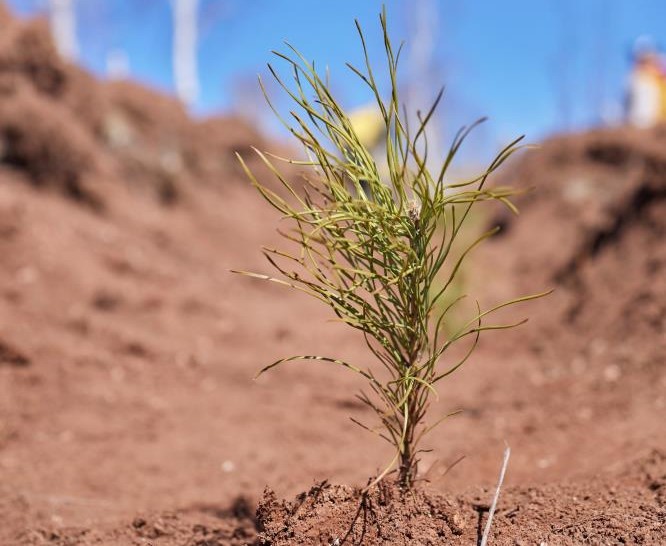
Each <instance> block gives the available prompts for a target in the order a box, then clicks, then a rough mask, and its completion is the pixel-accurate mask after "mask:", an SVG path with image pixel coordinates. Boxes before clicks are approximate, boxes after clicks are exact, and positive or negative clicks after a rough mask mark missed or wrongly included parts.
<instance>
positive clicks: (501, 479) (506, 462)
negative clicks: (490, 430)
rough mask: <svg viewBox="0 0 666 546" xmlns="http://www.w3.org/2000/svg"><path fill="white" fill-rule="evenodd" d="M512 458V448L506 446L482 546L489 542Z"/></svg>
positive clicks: (482, 538)
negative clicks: (498, 502)
mask: <svg viewBox="0 0 666 546" xmlns="http://www.w3.org/2000/svg"><path fill="white" fill-rule="evenodd" d="M510 456H511V448H510V447H509V446H506V449H505V450H504V461H503V462H502V470H500V475H499V481H498V482H497V489H495V496H494V497H493V503H492V504H491V505H490V511H489V512H488V521H487V522H486V528H485V529H484V530H483V537H481V545H480V546H486V542H488V536H489V535H490V528H491V527H492V525H493V516H494V515H495V509H496V508H497V501H498V500H499V496H500V490H501V489H502V483H504V474H506V467H507V466H509V457H510Z"/></svg>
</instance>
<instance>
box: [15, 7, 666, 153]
mask: <svg viewBox="0 0 666 546" xmlns="http://www.w3.org/2000/svg"><path fill="white" fill-rule="evenodd" d="M78 1H79V7H78V14H77V15H78V20H79V42H80V49H81V59H80V60H81V63H82V64H83V65H85V66H86V67H88V68H89V69H91V70H92V71H94V72H95V73H97V74H99V75H103V74H104V70H105V59H106V55H107V52H108V51H109V50H111V49H123V50H124V51H125V52H126V53H127V55H128V56H129V59H130V65H131V74H132V77H134V78H136V79H138V80H140V81H142V82H145V83H147V84H149V85H151V86H153V87H156V88H159V89H162V90H164V91H166V92H172V89H173V82H172V71H171V57H170V55H171V29H172V25H171V11H170V5H169V1H168V0H78ZM418 1H420V0H400V1H398V0H388V1H386V2H385V3H386V5H387V8H388V11H389V18H390V23H391V32H392V34H393V36H394V37H395V40H396V41H400V40H402V39H407V40H408V45H409V33H410V29H413V24H410V23H409V20H410V18H411V19H413V6H414V5H415V4H416V3H417V2H418ZM431 1H432V2H433V3H434V4H435V9H436V10H437V20H438V30H437V33H436V36H435V43H434V51H435V53H434V63H433V69H432V72H431V73H430V80H431V81H435V80H437V81H439V82H441V83H442V84H445V85H446V87H447V99H446V100H445V102H444V104H443V114H442V120H443V126H444V127H445V129H446V132H447V133H449V132H450V131H452V130H453V129H454V128H455V127H457V126H458V125H460V124H462V123H465V122H469V121H471V120H473V119H475V118H476V117H479V116H481V115H487V116H489V117H490V121H489V123H488V125H487V127H486V128H485V129H484V130H483V131H484V132H483V133H482V137H483V139H485V142H486V143H490V144H494V143H495V142H500V141H503V140H506V139H508V138H510V137H513V136H514V135H516V134H522V133H527V135H528V139H529V140H532V141H535V140H538V139H540V138H541V137H543V136H544V135H547V134H550V133H552V132H556V131H561V130H573V129H577V128H581V127H586V126H589V125H592V124H595V123H598V122H599V119H600V117H601V116H605V117H606V118H608V119H611V120H612V119H617V118H618V116H619V108H620V106H621V102H622V94H623V86H624V80H625V78H626V74H627V70H628V68H629V65H628V56H629V51H630V48H631V44H632V42H633V41H634V39H635V38H636V37H638V36H640V35H651V36H652V37H654V38H655V39H656V40H657V41H662V40H666V2H664V0H502V1H500V0H439V1H438V0H431ZM201 2H202V7H201V25H202V38H201V42H200V48H199V64H200V72H201V86H202V92H201V95H200V98H199V100H198V102H197V104H196V106H195V108H194V111H195V113H196V114H198V115H207V114H211V113H217V112H224V111H229V110H231V109H233V108H239V109H241V110H242V111H244V112H246V113H248V115H255V116H258V115H263V112H265V110H264V109H263V108H262V107H257V106H256V104H258V97H259V96H258V94H257V92H256V87H255V85H254V78H255V77H256V74H257V73H265V63H266V61H267V60H269V59H270V54H269V51H270V50H271V49H275V48H280V47H281V43H282V41H283V40H289V41H290V42H291V43H293V44H294V45H296V46H297V47H298V48H299V49H300V50H301V51H302V52H304V53H305V54H306V56H308V57H310V58H312V59H314V60H316V61H317V62H318V63H319V64H320V66H323V65H325V64H326V65H329V66H330V67H331V71H332V76H333V84H334V89H335V90H336V92H337V94H338V95H339V96H340V98H341V99H342V102H343V103H345V104H346V105H347V106H349V107H354V106H357V105H360V104H362V103H363V102H365V101H366V100H367V99H368V95H367V93H366V92H365V90H364V89H363V87H362V85H359V83H358V81H357V80H355V79H354V77H353V76H351V75H350V74H348V73H347V72H346V70H345V69H344V62H345V61H347V60H350V61H353V62H355V63H358V61H360V51H359V44H358V40H357V36H356V31H355V27H354V23H353V20H354V18H355V17H356V18H358V19H360V21H361V23H362V24H363V26H364V28H365V30H366V33H367V34H368V36H369V37H370V42H371V49H372V52H373V53H374V55H375V57H376V58H377V59H378V60H380V59H381V57H380V53H381V49H380V47H381V43H380V41H379V39H380V36H379V25H378V22H377V14H378V13H379V11H380V9H381V5H382V2H381V1H379V0H318V1H315V0H309V1H307V0H201ZM7 3H8V4H9V5H10V6H11V7H12V8H13V9H14V10H15V11H17V12H19V13H21V14H23V15H30V14H34V13H38V12H40V11H42V12H43V11H44V9H45V5H46V0H8V2H7ZM404 76H405V77H407V76H409V71H408V70H407V71H406V72H405V74H404ZM434 91H435V90H433V91H432V92H433V93H434ZM253 105H254V106H253Z"/></svg>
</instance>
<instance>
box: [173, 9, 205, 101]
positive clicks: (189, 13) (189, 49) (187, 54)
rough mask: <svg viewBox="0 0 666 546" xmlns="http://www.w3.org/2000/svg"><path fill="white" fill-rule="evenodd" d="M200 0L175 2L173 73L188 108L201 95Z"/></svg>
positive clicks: (180, 95)
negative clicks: (198, 60) (198, 42)
mask: <svg viewBox="0 0 666 546" xmlns="http://www.w3.org/2000/svg"><path fill="white" fill-rule="evenodd" d="M198 3H199V1H198V0H173V27H174V40H173V71H174V80H175V85H176V93H177V95H178V97H179V98H180V100H181V101H182V102H183V103H184V104H185V105H186V106H188V107H189V106H192V104H194V102H195V101H196V99H197V97H198V95H199V74H198V67H197V41H198V29H197V14H198Z"/></svg>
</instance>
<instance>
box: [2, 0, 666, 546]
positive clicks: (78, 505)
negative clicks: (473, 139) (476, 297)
mask: <svg viewBox="0 0 666 546" xmlns="http://www.w3.org/2000/svg"><path fill="white" fill-rule="evenodd" d="M0 22H2V27H3V33H2V35H1V36H0V99H1V100H0V256H2V259H1V260H0V544H7V545H22V544H26V545H27V544H30V545H38V544H53V545H82V546H83V545H92V544H137V545H139V544H143V545H147V544H154V545H169V546H171V545H174V546H175V545H179V546H185V545H198V546H214V545H242V544H274V545H282V544H368V545H372V544H416V545H419V544H442V543H443V544H446V543H450V544H474V543H476V541H477V540H478V536H479V533H480V530H481V529H482V527H483V525H484V522H485V518H486V517H487V509H488V505H489V503H490V501H491V499H492V494H493V490H494V484H495V482H496V479H497V474H498V472H499V466H500V463H501V458H502V452H503V449H504V445H505V442H507V443H508V444H509V445H510V446H511V448H512V457H511V461H510V465H509V470H508V473H507V479H506V482H505V486H504V489H503V491H502V496H501V497H500V503H499V508H498V511H497V514H496V516H495V520H494V525H493V531H492V535H491V540H490V541H489V544H497V545H500V544H513V545H520V544H524V545H528V544H547V545H549V546H552V545H557V544H572V545H573V544H651V545H652V544H666V505H665V502H666V434H665V432H666V430H665V425H664V422H665V419H664V415H665V414H666V362H665V358H666V274H665V272H666V151H665V150H666V128H656V129H654V130H650V131H634V130H629V129H625V128H619V129H613V130H604V131H594V132H590V133H586V134H581V135H573V136H563V137H558V138H555V139H552V140H550V141H548V142H546V143H544V145H543V146H542V147H541V149H540V150H538V151H532V152H529V153H528V154H526V155H524V156H523V157H521V158H518V159H517V160H515V161H514V162H513V163H512V164H511V165H509V167H508V169H507V171H506V172H505V174H504V175H503V177H505V178H508V179H511V181H512V182H515V183H517V184H519V185H523V186H524V187H534V188H535V189H534V191H532V192H530V193H528V194H526V195H525V196H523V197H522V198H521V199H519V205H520V207H521V210H522V211H523V212H522V214H521V215H520V216H519V217H512V216H508V215H506V214H504V213H503V212H501V211H499V210H498V211H495V213H494V216H492V217H489V220H488V221H489V222H490V220H491V219H492V221H493V222H499V223H500V224H501V225H502V226H503V228H504V229H503V232H502V235H501V236H498V237H497V238H496V239H495V240H494V241H492V242H490V243H488V244H487V245H486V247H485V248H484V249H482V250H480V251H479V252H478V253H477V254H476V255H475V256H474V258H473V259H474V262H473V263H474V265H475V267H474V268H471V269H468V271H466V279H467V282H468V284H469V286H468V289H469V291H476V292H480V294H481V299H482V301H483V302H486V303H492V302H496V301H501V300H502V299H504V298H506V297H513V296H517V295H522V294H525V293H527V292H530V291H534V290H542V289H544V288H555V292H554V294H553V295H552V296H550V297H549V298H548V299H546V300H541V301H538V302H533V303H531V304H529V305H525V306H523V307H521V308H520V309H516V310H513V311H511V313H510V315H514V314H515V313H519V316H525V315H528V316H530V319H531V320H530V322H529V323H528V324H527V325H525V326H523V327H522V328H521V329H520V330H516V331H512V332H510V333H508V334H505V335H499V334H497V335H488V336H486V337H485V339H483V340H482V343H481V345H480V348H479V350H478V353H476V354H475V356H474V357H473V359H472V360H471V361H470V362H469V363H468V364H467V365H466V367H464V368H463V369H461V371H460V372H459V373H458V374H456V375H454V376H452V379H451V380H450V381H449V383H448V384H447V385H443V387H442V389H441V391H440V395H441V399H440V401H439V402H437V403H436V404H435V407H434V408H433V418H436V417H437V416H438V415H439V414H444V413H448V412H450V411H451V410H453V409H457V408H461V409H463V410H464V411H463V413H462V414H461V415H460V416H458V417H456V418H455V419H451V420H448V421H447V422H446V423H445V424H443V425H442V426H441V427H440V428H439V429H437V430H436V432H435V433H433V434H432V435H431V436H430V437H429V438H428V440H427V445H425V446H424V447H426V448H431V449H432V450H433V451H432V452H431V453H427V454H425V455H424V456H423V460H422V462H421V465H420V468H421V471H422V474H421V478H423V480H424V482H423V484H422V485H420V486H419V488H418V489H417V490H416V491H415V492H413V493H410V494H409V495H404V494H403V493H402V492H401V491H399V490H398V489H397V488H395V487H393V486H392V485H391V484H390V482H386V483H385V484H383V485H382V486H381V487H379V488H375V489H373V490H372V491H371V492H370V493H369V494H368V495H365V496H364V495H362V494H361V492H360V491H361V488H362V487H363V486H364V485H365V484H366V483H367V480H368V477H369V476H372V475H374V474H375V473H376V472H377V471H378V470H380V469H381V468H383V465H384V464H386V462H388V461H389V460H390V459H391V457H392V453H391V452H390V450H389V449H388V448H387V446H385V445H381V444H380V443H378V441H377V440H376V438H375V437H374V436H372V435H369V434H368V433H366V432H364V431H363V430H361V429H360V428H358V427H356V426H354V425H353V424H352V423H351V422H350V421H349V419H348V418H349V416H354V417H356V418H360V419H362V420H366V418H367V419H370V418H371V417H372V416H371V415H369V414H368V413H367V411H366V410H365V409H364V407H363V406H362V405H360V404H358V403H357V402H355V399H354V396H353V395H354V393H355V392H356V389H357V388H358V387H359V382H358V380H357V378H356V377H354V376H353V374H347V373H345V372H344V371H341V370H338V369H336V368H334V367H327V366H325V365H308V364H294V365H293V366H291V367H289V366H285V367H283V368H282V369H281V370H278V371H276V372H274V373H271V374H267V375H266V376H265V377H262V378H260V379H259V380H257V381H253V379H252V377H253V376H254V374H255V372H256V371H257V370H258V369H259V368H260V367H261V366H263V365H265V364H266V363H267V362H270V361H272V360H274V359H275V358H278V357H280V356H288V355H291V354H306V353H312V354H318V353H319V354H330V355H334V356H336V357H341V358H345V359H350V360H353V361H355V362H359V363H361V364H363V363H364V362H367V359H368V355H367V353H366V351H365V350H364V346H363V340H362V339H359V338H358V337H357V336H355V335H354V333H353V332H347V331H345V329H344V328H342V327H340V326H338V325H336V324H332V323H330V322H327V319H329V318H330V316H329V315H328V314H327V312H326V310H325V309H322V308H320V307H319V306H318V305H317V304H316V302H313V301H310V300H308V299H307V298H306V297H305V296H300V295H298V294H294V293H291V292H289V291H287V290H280V289H279V288H274V287H272V286H269V285H268V284H266V283H262V282H260V281H254V280H251V279H247V278H243V277H239V276H235V275H232V274H230V273H229V270H230V269H247V270H255V271H267V267H266V266H265V265H264V263H263V262H262V259H261V254H260V252H259V248H260V246H261V245H262V244H265V245H271V244H274V243H275V242H276V240H277V235H276V234H275V227H276V226H277V224H278V218H277V217H276V215H275V214H273V212H272V211H271V210H270V209H269V208H268V207H267V206H266V205H265V204H264V203H263V202H262V201H261V199H260V198H259V197H258V196H257V195H256V193H255V192H254V191H253V190H252V189H251V188H250V187H249V184H248V183H247V182H246V181H245V179H244V177H243V174H242V172H241V170H240V168H239V167H238V164H237V162H236V160H235V158H234V152H235V151H240V152H241V153H242V154H244V156H246V157H247V158H248V160H249V161H250V162H251V166H252V168H255V169H257V170H258V173H259V176H264V177H265V176H267V173H266V172H265V171H263V173H262V171H261V167H260V165H259V164H258V162H257V161H256V160H253V159H252V155H251V154H250V153H249V149H250V147H251V146H253V145H256V146H258V147H259V148H268V149H270V150H272V151H276V152H278V153H279V152H280V150H279V149H278V146H276V145H275V144H270V143H266V142H265V141H264V139H263V138H262V137H261V135H259V134H258V133H257V132H256V131H254V130H253V129H252V127H250V126H248V125H247V124H246V123H244V122H243V121H242V120H238V119H211V120H208V121H203V122H200V121H192V120H190V119H188V117H187V115H186V114H185V112H184V111H183V110H182V108H181V107H180V106H179V104H177V103H176V102H175V101H173V100H171V99H169V98H166V97H163V96H160V95H159V94H157V93H155V92H153V91H151V90H148V89H144V88H142V87H139V86H137V85H135V84H131V83H127V82H117V83H111V84H109V83H100V82H97V81H95V80H94V79H93V78H92V77H91V76H89V75H88V74H86V73H84V72H83V71H81V70H79V69H77V68H75V67H72V66H70V65H67V64H66V63H64V62H63V61H61V60H60V59H59V58H58V57H57V55H56V53H55V50H54V48H53V45H52V43H51V41H50V39H49V38H48V33H47V31H46V26H45V24H44V23H43V22H39V21H36V22H35V21H28V22H17V21H15V20H13V19H12V18H11V17H10V16H9V15H8V14H7V13H5V12H3V11H0ZM288 174H289V173H288ZM290 175H293V173H291V174H290ZM498 182H500V181H499V180H498ZM507 318H509V317H508V316H507ZM461 456H465V458H464V460H462V462H460V463H459V464H457V465H456V466H455V467H454V468H453V469H451V470H450V472H448V473H447V472H445V470H446V469H447V468H448V467H449V465H450V464H451V463H453V462H454V461H457V460H458V459H459V458H460V457H461ZM426 482H427V483H426ZM331 484H350V485H331ZM267 485H268V486H269V487H270V488H271V489H270V490H267V491H264V489H265V488H266V486H267ZM302 491H307V493H301V492H302ZM285 498H286V499H292V500H287V501H285V500H280V499H285ZM257 508H258V510H257Z"/></svg>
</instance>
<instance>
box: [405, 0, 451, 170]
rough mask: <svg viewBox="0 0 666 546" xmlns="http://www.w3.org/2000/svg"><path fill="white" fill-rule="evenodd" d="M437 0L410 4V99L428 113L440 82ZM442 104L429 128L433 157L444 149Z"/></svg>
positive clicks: (437, 155) (414, 105) (422, 0)
mask: <svg viewBox="0 0 666 546" xmlns="http://www.w3.org/2000/svg"><path fill="white" fill-rule="evenodd" d="M437 4H438V3H437V1H436V0H415V2H414V3H410V4H409V9H410V10H412V24H411V29H410V30H411V32H410V43H411V48H410V53H409V64H410V66H409V72H410V80H411V82H410V84H409V86H408V101H409V104H410V106H411V108H412V109H415V108H416V109H418V110H421V112H422V113H423V114H424V115H425V113H426V112H427V111H428V109H429V108H430V107H431V106H432V102H433V101H434V100H435V96H436V94H437V91H439V86H440V82H434V81H433V77H432V76H433V72H436V70H434V69H435V66H434V53H435V45H436V41H437V32H438V27H439V13H438V5H437ZM443 106H444V105H443V104H441V103H440V105H439V107H438V109H437V112H436V113H435V116H434V117H433V119H432V120H431V123H430V124H429V126H428V129H427V137H428V143H429V148H430V152H431V153H430V157H431V158H433V160H434V159H435V158H439V157H440V155H441V148H442V144H441V141H442V135H441V134H440V132H441V130H442V125H441V119H442V117H441V116H442V110H441V109H442V108H443Z"/></svg>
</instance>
